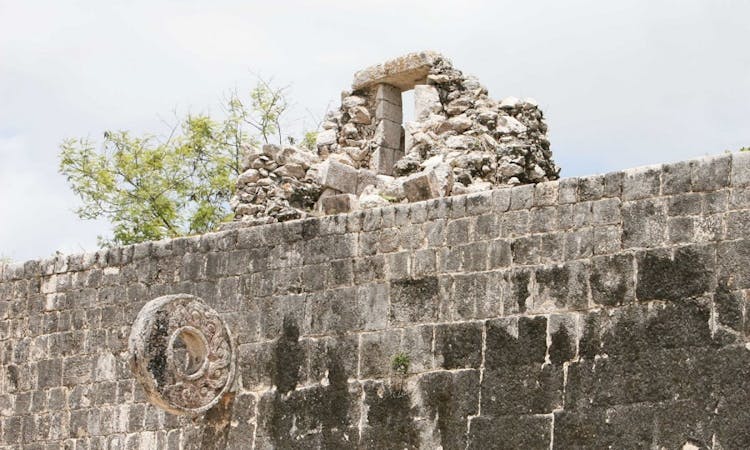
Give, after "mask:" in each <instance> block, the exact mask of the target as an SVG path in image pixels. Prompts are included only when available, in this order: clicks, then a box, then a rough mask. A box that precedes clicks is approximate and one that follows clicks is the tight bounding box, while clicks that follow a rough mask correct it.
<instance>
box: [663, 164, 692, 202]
mask: <svg viewBox="0 0 750 450" xmlns="http://www.w3.org/2000/svg"><path fill="white" fill-rule="evenodd" d="M692 164H693V163H692V162H690V161H681V162H678V163H673V164H664V165H663V166H662V173H661V191H662V194H664V195H672V194H683V193H685V192H689V191H690V188H691V185H692V176H691V172H692V167H691V166H692Z"/></svg>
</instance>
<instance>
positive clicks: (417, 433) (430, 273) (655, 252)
mask: <svg viewBox="0 0 750 450" xmlns="http://www.w3.org/2000/svg"><path fill="white" fill-rule="evenodd" d="M425 60H426V61H432V63H431V64H429V65H427V66H428V67H429V71H432V70H438V69H439V71H440V74H442V75H445V74H446V72H449V73H453V72H450V71H449V70H448V69H446V66H445V64H446V63H445V62H443V61H444V60H443V59H442V58H440V57H438V56H437V55H433V54H419V55H416V56H414V55H413V56H410V57H407V58H406V59H404V60H397V61H401V63H396V62H391V63H387V64H385V65H383V66H376V67H375V68H373V69H368V71H365V72H363V73H360V74H358V75H357V76H356V77H355V86H357V90H355V93H354V94H347V95H346V96H345V97H344V98H345V99H351V97H352V96H353V95H356V96H357V97H358V98H360V99H364V100H345V101H346V103H347V105H349V106H345V107H343V108H344V110H343V111H339V112H336V113H334V114H333V115H332V116H331V120H330V124H327V125H326V127H327V130H332V132H331V133H329V136H333V138H330V139H329V140H328V141H326V140H325V139H327V138H326V136H325V135H323V136H322V137H321V142H320V144H321V146H320V150H321V154H320V155H315V154H313V153H310V152H307V153H304V152H300V151H298V150H297V149H294V148H278V147H272V146H268V147H266V148H264V149H261V151H258V152H257V153H255V154H253V156H252V158H251V160H250V162H249V164H250V165H251V167H253V168H254V169H253V170H255V172H252V171H250V172H249V173H248V172H246V174H245V175H243V176H244V177H245V181H243V182H242V183H243V186H250V187H254V188H258V191H257V192H256V194H257V193H259V192H263V193H264V195H265V197H263V200H262V201H261V200H257V201H256V203H252V202H246V203H243V204H242V205H240V208H241V207H253V206H259V207H262V208H266V209H264V212H263V213H262V214H260V213H259V212H258V211H260V210H258V211H255V212H252V211H250V210H248V214H249V215H250V216H252V217H255V218H254V219H250V220H244V219H243V220H242V221H237V222H235V224H236V225H235V227H234V228H233V229H229V230H224V231H220V232H216V233H207V234H204V235H200V236H189V237H180V238H175V239H166V240H162V241H158V242H144V243H140V244H136V245H130V246H124V247H112V248H104V249H101V250H99V251H97V252H93V253H86V254H75V255H57V256H55V257H52V258H47V259H43V260H36V261H26V262H22V263H16V264H0V448H1V449H3V450H5V449H8V450H21V449H23V450H43V449H44V450H49V449H66V450H79V449H85V450H98V449H103V450H104V449H106V450H135V449H138V450H153V449H167V450H179V449H195V450H226V449H230V450H248V449H249V450H255V449H257V450H261V449H263V450H266V449H279V450H282V449H283V450H285V449H300V450H307V449H337V450H338V449H352V450H355V449H357V450H358V449H399V450H401V449H408V450H416V449H439V448H442V449H445V450H448V449H461V450H464V449H468V450H492V449H524V450H569V449H597V450H598V449H607V448H618V449H619V448H623V449H643V448H649V449H660V450H661V449H670V450H671V449H681V450H688V449H712V450H734V449H748V448H750V412H748V411H749V409H748V404H750V152H742V153H736V154H723V155H719V156H716V157H706V158H702V159H698V160H692V161H683V162H677V163H670V164H663V165H656V166H649V167H642V168H637V169H630V170H625V171H620V172H613V173H608V174H603V175H592V176H587V177H580V178H566V179H561V180H551V181H541V182H538V183H532V182H533V181H537V180H541V179H543V178H544V177H547V178H554V177H555V176H556V169H555V168H554V166H553V165H552V163H551V162H550V161H549V158H548V156H545V155H548V153H545V152H546V151H547V150H546V144H545V142H546V141H545V140H544V139H543V132H541V130H542V129H543V127H542V126H541V125H542V124H541V122H538V125H539V128H538V132H536V134H535V133H532V132H531V131H530V130H531V125H532V124H533V123H534V122H533V121H532V120H531V119H529V118H528V117H532V116H535V115H536V114H537V113H538V110H537V109H536V108H535V107H533V106H530V104H529V103H528V102H525V103H515V105H516V107H515V108H513V109H503V107H502V103H504V102H501V103H500V105H497V106H493V107H491V108H489V107H488V108H487V111H494V112H495V113H497V116H496V117H495V121H496V122H495V125H494V127H489V126H488V125H486V124H484V125H482V120H480V119H478V118H477V117H478V116H479V115H481V114H485V113H486V114H489V113H488V112H487V111H484V110H482V112H481V113H480V112H477V111H479V110H480V108H479V107H476V108H475V106H476V104H477V103H478V102H480V100H476V103H474V104H473V105H474V106H472V107H471V108H468V109H466V110H463V111H461V112H459V109H460V108H457V109H451V110H450V111H453V112H454V114H451V113H450V111H448V110H447V109H446V107H447V105H450V104H451V103H452V102H455V101H456V100H458V99H459V98H463V95H464V94H461V96H459V97H457V98H452V99H451V100H447V98H446V99H445V100H444V99H442V96H443V95H444V94H445V92H448V91H449V89H448V88H445V90H441V89H440V88H435V89H436V90H437V92H438V97H437V98H438V99H440V100H439V101H440V107H441V108H442V110H440V111H442V112H440V111H438V113H436V112H432V113H430V114H431V115H428V116H427V117H434V116H438V115H441V114H443V113H444V114H445V115H444V118H445V119H444V120H443V123H445V122H448V121H450V120H451V119H452V118H455V117H458V116H461V115H465V117H466V118H468V119H470V120H471V121H472V125H471V127H470V128H468V129H465V130H463V131H462V132H458V131H456V130H450V131H448V132H445V133H444V134H443V133H440V132H437V131H434V130H431V131H424V130H425V129H426V128H424V126H423V125H419V126H415V127H416V128H415V127H412V126H411V125H408V124H407V125H406V126H404V129H405V132H404V135H405V136H406V132H407V131H409V130H411V132H413V133H412V137H414V136H418V137H415V138H414V139H413V140H412V141H411V143H410V144H407V143H406V141H407V140H406V138H405V139H404V149H403V152H402V150H401V147H400V145H401V144H400V143H399V144H398V145H399V147H398V148H396V144H395V140H394V141H388V142H386V143H388V144H389V145H393V147H390V146H386V145H381V144H383V142H384V141H382V140H378V139H381V138H380V137H378V136H384V135H383V134H379V132H378V129H379V126H378V120H381V121H386V120H390V119H387V118H385V116H382V115H378V113H377V111H378V107H377V106H378V92H379V91H381V94H382V92H383V91H384V90H385V89H391V88H385V87H382V84H383V83H380V82H381V81H384V80H385V81H387V82H388V84H389V85H390V86H393V89H402V88H404V87H408V86H411V85H412V84H411V83H413V82H414V80H422V79H423V78H424V77H425V75H424V74H425V70H426V69H424V68H421V69H420V68H419V67H423V66H419V65H414V64H412V62H414V61H425ZM410 61H411V62H410ZM398 64H401V65H398ZM409 64H412V65H409ZM415 66H416V67H417V68H414V67H415ZM409 67H411V68H412V69H409V70H407V68H409ZM435 68H438V69H435ZM431 75H432V73H430V74H428V75H426V77H427V79H428V80H429V79H430V78H429V77H430V76H431ZM456 76H458V75H456ZM365 80H377V83H376V81H370V82H368V81H365ZM438 80H441V82H442V80H446V79H444V78H438ZM462 80H463V81H461V84H459V85H460V86H464V87H466V86H467V85H470V83H469V82H468V81H467V80H466V79H463V78H462ZM368 83H376V84H381V86H380V87H375V85H374V84H368ZM435 83H438V82H437V81H435ZM438 85H440V83H438V84H434V85H429V84H428V85H416V86H427V87H424V88H415V89H428V88H429V86H438ZM459 91H460V92H465V90H460V89H459ZM368 92H369V94H368ZM473 92H475V93H477V97H476V98H482V99H483V98H485V97H483V95H484V94H482V92H481V89H479V88H477V89H475V90H473ZM430 95H432V94H430ZM448 95H450V94H448ZM467 95H468V94H467ZM471 95H474V94H471ZM418 98H419V99H420V102H421V101H422V100H421V99H422V97H419V96H418ZM472 98H473V97H472ZM433 100H434V96H433ZM393 101H394V102H395V101H396V100H395V97H394V100H393ZM481 101H484V100H481ZM487 101H488V102H489V100H487ZM507 102H508V101H507V100H506V101H505V103H507ZM428 103H430V104H432V105H434V110H437V109H438V108H437V100H435V101H432V102H428ZM373 104H374V105H375V106H374V107H373ZM519 105H523V106H519ZM360 106H361V107H363V109H357V108H356V107H360ZM391 106H396V105H395V103H389V106H384V104H383V103H380V109H381V110H382V109H384V108H390V107H391ZM373 108H374V109H373ZM461 108H463V106H461ZM350 110H351V113H350ZM365 111H367V114H370V118H371V121H370V123H369V124H364V123H362V124H361V125H362V128H361V129H362V130H369V131H367V132H365V131H358V133H361V134H360V136H361V137H363V138H362V139H353V141H362V142H360V143H359V144H357V145H361V147H358V148H361V149H367V151H365V152H364V154H365V155H363V156H362V157H361V158H360V159H357V160H355V159H354V158H352V156H351V155H350V153H353V152H354V150H348V149H352V148H355V147H356V146H355V145H353V142H348V141H347V138H346V137H344V136H343V134H342V133H344V131H343V130H344V128H345V127H347V124H351V119H352V118H354V117H359V118H358V119H356V120H358V121H362V122H364V121H365V119H364V117H365V116H366V113H365ZM511 112H513V114H515V116H514V115H513V114H511ZM381 113H382V111H381ZM503 114H508V115H507V116H506V115H503ZM539 115H540V114H539ZM378 117H379V118H380V119H377V118H378ZM388 117H392V116H388ZM420 117H423V116H420ZM447 117H449V118H447ZM500 117H504V119H502V120H504V121H505V122H502V120H501V119H500ZM513 117H515V120H517V121H518V123H521V124H522V125H523V126H525V127H526V130H525V131H524V132H518V133H517V134H513V133H507V134H506V133H505V132H504V131H503V132H498V131H497V129H498V127H497V124H499V123H501V122H502V123H504V124H506V125H507V124H510V123H513V124H514V125H513V126H514V127H517V125H515V122H512V121H511V120H510V119H511V118H513ZM376 119H377V120H376ZM475 119H476V122H475V121H474V120H475ZM429 120H430V119H428V120H427V121H429ZM439 120H440V119H435V121H439ZM393 123H396V121H394V122H393ZM421 123H422V124H424V123H425V121H422V122H421ZM354 126H355V127H357V126H358V125H356V124H355V125H354ZM390 126H391V125H383V126H382V127H380V128H381V129H382V128H383V127H386V128H387V127H390ZM482 126H484V127H487V129H488V130H490V129H492V130H494V131H493V132H492V133H490V132H485V131H482V132H480V133H479V134H478V135H479V136H483V135H491V136H490V137H492V139H494V141H495V142H496V143H497V147H494V149H493V150H482V149H480V150H477V149H473V150H471V149H469V148H465V149H464V148H455V147H451V146H450V142H451V140H452V139H454V138H458V139H461V140H463V139H466V140H471V139H474V138H476V139H477V140H484V139H486V138H482V137H477V134H473V133H472V132H470V131H472V130H484V129H483V128H481V127H482ZM368 127H369V128H368ZM349 128H351V127H349ZM417 129H420V130H422V131H415V130H417ZM358 130H359V128H358ZM367 133H369V134H367ZM394 133H395V132H394ZM419 133H423V135H419ZM498 133H499V134H498ZM524 133H526V134H524ZM532 136H537V137H538V141H534V140H533V139H532ZM508 137H510V138H511V139H504V138H508ZM427 138H429V139H430V141H429V143H430V145H422V144H419V143H417V142H422V141H421V140H423V139H427ZM342 139H343V140H342ZM409 139H411V138H409ZM534 139H537V138H534ZM472 142H474V141H472ZM342 144H346V145H342ZM350 144H351V145H350ZM504 144H506V145H507V146H505V147H504V146H503V145H504ZM407 149H408V150H407ZM440 149H442V150H440ZM431 152H433V153H434V154H432V153H431ZM513 152H516V153H513ZM402 153H403V156H401V155H402ZM475 154H478V155H484V156H482V158H484V157H487V158H490V161H489V162H483V163H482V167H484V166H485V165H487V166H488V167H489V168H490V170H489V171H483V170H480V169H477V167H478V166H477V165H468V166H464V165H461V164H463V163H460V162H457V161H468V160H472V159H471V158H473V155H475ZM337 155H338V156H337ZM511 155H518V156H517V157H520V156H523V161H520V160H516V162H514V161H511V160H509V159H508V158H511V159H512V158H513V157H512V156H511ZM436 157H441V158H443V159H442V160H441V161H442V162H441V163H440V164H446V163H447V164H449V167H450V170H442V169H440V164H436V165H434V167H433V166H432V165H428V164H427V161H429V160H430V159H432V158H436ZM347 158H348V159H347ZM493 161H494V163H495V164H497V166H496V167H494V166H493V165H492V164H493ZM391 162H392V163H393V164H392V165H391ZM510 165H516V166H518V167H519V168H521V169H522V170H519V169H513V170H512V171H511V170H509V169H508V170H507V171H505V172H503V171H502V170H501V168H503V167H505V168H506V169H507V167H508V166H510ZM373 167H375V168H377V167H386V168H389V169H388V170H390V171H391V173H392V174H393V175H386V174H383V173H377V172H378V170H379V169H378V170H372V169H371V168H373ZM493 167H494V168H493ZM535 167H539V169H540V170H537V169H535ZM493 170H494V172H493ZM365 171H367V172H365ZM542 172H544V175H542ZM363 173H366V174H367V173H369V174H374V175H373V177H374V179H375V180H376V181H373V182H367V183H370V184H367V185H366V186H370V187H371V190H372V189H375V190H376V191H375V192H378V191H377V190H381V191H379V192H381V193H382V192H385V191H383V190H384V189H386V187H385V186H390V184H388V183H393V184H397V183H398V181H399V180H402V181H403V183H402V187H403V190H404V194H402V195H403V196H404V197H405V198H406V199H407V201H402V202H393V203H392V202H388V204H387V205H385V206H383V207H372V208H366V209H362V210H357V211H353V212H349V213H346V214H327V215H321V216H320V217H307V218H303V219H301V220H288V219H291V218H292V217H294V216H295V215H297V216H301V215H305V214H311V215H312V214H314V213H315V211H314V209H315V208H321V207H322V208H323V212H327V211H331V209H330V208H334V210H343V209H347V208H351V207H352V206H353V205H354V204H355V203H356V201H357V200H358V199H361V198H362V194H363V193H364V192H365V190H366V189H363V191H362V193H360V194H359V197H356V196H357V191H358V189H359V188H358V185H359V182H360V181H359V180H360V175H361V174H363ZM272 174H274V175H272ZM351 174H355V175H356V176H352V175H351ZM443 175H445V177H444V176H443ZM368 176H369V175H368ZM451 176H452V181H450V178H451ZM537 176H539V177H541V178H535V177H537ZM386 177H387V178H386ZM419 177H423V179H422V181H419ZM425 177H426V178H428V179H427V180H426V181H424V178H425ZM467 177H470V178H467ZM514 178H515V180H514ZM262 180H264V181H262ZM378 180H385V181H388V183H385V184H378V183H379V182H380V181H378ZM415 180H416V181H415ZM462 180H463V181H462ZM516 181H518V182H520V183H521V184H520V185H517V186H511V187H506V185H507V184H508V182H510V184H515V183H516ZM410 182H412V183H413V184H410ZM443 182H445V183H446V184H441V183H443ZM485 183H490V184H492V187H493V189H491V190H484V187H486V186H488V185H486V184H485ZM493 183H494V184H493ZM524 183H526V184H524ZM435 186H437V187H435ZM448 186H450V191H448V190H447V188H448ZM501 186H502V187H501ZM480 188H481V189H480ZM277 189H278V190H280V191H279V192H277V191H276V190H277ZM334 189H335V191H334V192H331V190H334ZM387 189H390V188H387ZM457 189H458V190H457ZM461 189H468V190H473V189H477V190H478V192H470V193H466V194H459V192H463V191H461ZM250 190H252V189H250ZM325 191H328V193H327V194H323V192H325ZM434 191H438V192H437V193H435V192H434ZM388 192H390V191H388ZM414 192H416V194H415V193H414ZM246 193H247V192H246ZM285 193H287V194H288V195H287V194H285ZM284 195H287V196H284ZM410 195H411V196H412V197H410ZM415 196H416V197H415ZM431 196H436V197H437V198H430V199H428V200H423V201H410V200H412V199H416V198H425V197H431ZM328 199H331V200H328ZM324 203H325V204H324ZM362 203H365V202H363V201H361V200H360V207H361V206H362V205H361V204H362ZM316 205H317V206H316ZM258 219H262V220H275V221H279V223H269V224H266V225H258V226H251V225H254V224H256V223H255V222H254V221H256V220H258Z"/></svg>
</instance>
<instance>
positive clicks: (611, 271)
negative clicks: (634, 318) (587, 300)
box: [589, 254, 635, 306]
mask: <svg viewBox="0 0 750 450" xmlns="http://www.w3.org/2000/svg"><path fill="white" fill-rule="evenodd" d="M634 272H635V267H634V258H633V255H630V254H621V255H613V256H602V257H597V258H594V259H592V260H591V275H590V277H589V283H590V285H591V301H593V302H594V303H595V304H597V305H605V306H615V305H622V304H626V303H632V302H633V301H635V277H634Z"/></svg>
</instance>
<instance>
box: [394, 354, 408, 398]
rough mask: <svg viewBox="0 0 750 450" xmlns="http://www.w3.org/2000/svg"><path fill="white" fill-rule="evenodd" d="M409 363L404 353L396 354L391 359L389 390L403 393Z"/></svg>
mask: <svg viewBox="0 0 750 450" xmlns="http://www.w3.org/2000/svg"><path fill="white" fill-rule="evenodd" d="M410 362H411V361H410V359H409V355H407V354H406V353H404V352H399V353H396V354H395V355H393V357H392V358H391V371H392V373H393V376H392V377H391V389H392V390H393V392H394V393H399V394H403V393H404V382H405V381H406V374H407V373H408V372H409V364H410Z"/></svg>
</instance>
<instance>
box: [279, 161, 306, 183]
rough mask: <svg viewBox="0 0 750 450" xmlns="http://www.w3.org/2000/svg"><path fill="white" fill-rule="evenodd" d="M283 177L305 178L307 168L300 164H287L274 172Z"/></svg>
mask: <svg viewBox="0 0 750 450" xmlns="http://www.w3.org/2000/svg"><path fill="white" fill-rule="evenodd" d="M273 172H274V173H275V174H277V175H279V176H282V177H292V178H297V179H302V178H305V168H304V167H302V166H301V165H299V164H286V165H283V166H281V167H279V168H278V169H276V170H274V171H273Z"/></svg>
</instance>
